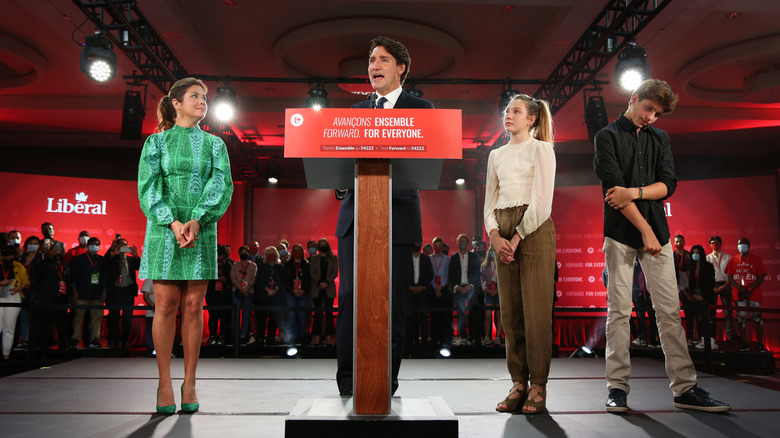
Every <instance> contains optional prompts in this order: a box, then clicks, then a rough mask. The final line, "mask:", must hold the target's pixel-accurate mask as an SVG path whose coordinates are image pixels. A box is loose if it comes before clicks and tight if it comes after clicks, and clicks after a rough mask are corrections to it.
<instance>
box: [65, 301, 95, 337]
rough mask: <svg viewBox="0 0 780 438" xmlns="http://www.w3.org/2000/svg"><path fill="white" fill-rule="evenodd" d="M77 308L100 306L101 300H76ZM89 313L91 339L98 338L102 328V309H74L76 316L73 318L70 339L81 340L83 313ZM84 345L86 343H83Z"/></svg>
mask: <svg viewBox="0 0 780 438" xmlns="http://www.w3.org/2000/svg"><path fill="white" fill-rule="evenodd" d="M76 305H77V306H102V305H103V301H102V300H76ZM86 311H89V318H90V320H89V322H90V331H91V337H92V339H99V338H100V331H101V329H102V328H103V321H102V319H103V309H76V315H75V316H74V317H73V336H72V338H71V339H73V340H76V341H78V340H80V339H81V323H82V322H83V320H84V312H86ZM84 342H85V345H86V342H87V341H84Z"/></svg>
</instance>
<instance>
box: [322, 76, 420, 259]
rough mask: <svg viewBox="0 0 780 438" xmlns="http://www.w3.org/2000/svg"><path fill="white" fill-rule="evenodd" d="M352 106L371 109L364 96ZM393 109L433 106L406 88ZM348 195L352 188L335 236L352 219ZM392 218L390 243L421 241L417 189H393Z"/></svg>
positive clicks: (344, 231)
mask: <svg viewBox="0 0 780 438" xmlns="http://www.w3.org/2000/svg"><path fill="white" fill-rule="evenodd" d="M352 108H371V101H370V100H369V99H366V100H365V101H363V102H360V103H358V104H355V105H352ZM393 108H433V104H432V103H431V102H430V101H428V100H425V99H420V98H418V97H414V96H412V95H411V94H409V93H407V92H406V91H401V95H400V96H398V101H397V102H396V103H395V106H394V107H393ZM352 195H353V190H349V191H348V192H347V195H346V196H345V197H344V199H342V200H341V207H340V208H339V218H338V222H337V223H336V237H344V236H346V235H347V233H348V232H349V230H350V228H351V227H352V224H353V222H354V220H355V198H354V197H353V196H352ZM392 220H393V238H392V243H393V244H413V243H415V242H422V225H421V218H420V196H419V194H418V193H417V190H393V219H392ZM342 256H343V254H342Z"/></svg>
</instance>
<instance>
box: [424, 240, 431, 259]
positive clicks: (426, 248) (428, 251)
mask: <svg viewBox="0 0 780 438" xmlns="http://www.w3.org/2000/svg"><path fill="white" fill-rule="evenodd" d="M422 253H423V254H425V255H427V256H428V257H430V256H432V255H433V245H431V244H430V243H426V244H425V245H423V247H422Z"/></svg>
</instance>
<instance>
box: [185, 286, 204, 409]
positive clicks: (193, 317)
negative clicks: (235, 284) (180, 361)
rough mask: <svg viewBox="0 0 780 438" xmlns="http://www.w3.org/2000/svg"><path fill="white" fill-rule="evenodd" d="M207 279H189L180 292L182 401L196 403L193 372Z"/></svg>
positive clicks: (198, 347)
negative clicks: (182, 350)
mask: <svg viewBox="0 0 780 438" xmlns="http://www.w3.org/2000/svg"><path fill="white" fill-rule="evenodd" d="M207 284H208V280H189V281H187V282H186V289H185V290H184V291H183V292H182V306H181V338H182V344H183V347H184V391H183V395H182V400H181V402H182V403H197V402H198V396H197V394H196V393H195V374H196V370H197V368H198V357H199V356H200V344H201V341H202V339H203V300H204V298H205V297H206V285H207Z"/></svg>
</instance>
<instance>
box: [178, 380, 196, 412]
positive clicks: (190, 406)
mask: <svg viewBox="0 0 780 438" xmlns="http://www.w3.org/2000/svg"><path fill="white" fill-rule="evenodd" d="M181 400H182V402H181V410H182V412H198V409H200V403H198V402H195V403H184V384H183V383H182V384H181Z"/></svg>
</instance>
